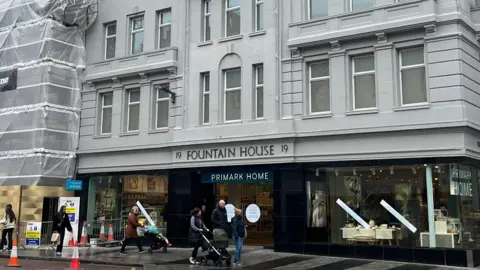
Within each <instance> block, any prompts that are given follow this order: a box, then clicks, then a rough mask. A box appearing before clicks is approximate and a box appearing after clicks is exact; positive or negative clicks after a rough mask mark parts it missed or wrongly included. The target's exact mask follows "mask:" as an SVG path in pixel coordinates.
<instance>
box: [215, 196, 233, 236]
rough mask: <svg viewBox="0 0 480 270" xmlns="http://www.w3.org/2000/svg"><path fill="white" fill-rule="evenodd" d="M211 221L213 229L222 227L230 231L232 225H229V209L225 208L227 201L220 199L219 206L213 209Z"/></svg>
mask: <svg viewBox="0 0 480 270" xmlns="http://www.w3.org/2000/svg"><path fill="white" fill-rule="evenodd" d="M211 221H212V224H213V229H214V230H215V229H222V230H224V231H225V232H229V231H230V230H229V229H230V226H229V225H228V218H227V210H226V209H225V201H224V200H220V201H219V202H218V205H217V208H215V210H213V212H212V217H211Z"/></svg>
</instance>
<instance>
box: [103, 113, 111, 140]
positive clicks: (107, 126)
mask: <svg viewBox="0 0 480 270" xmlns="http://www.w3.org/2000/svg"><path fill="white" fill-rule="evenodd" d="M102 133H103V134H105V133H112V108H105V109H103V110H102Z"/></svg>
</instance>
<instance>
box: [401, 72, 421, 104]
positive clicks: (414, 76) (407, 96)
mask: <svg viewBox="0 0 480 270" xmlns="http://www.w3.org/2000/svg"><path fill="white" fill-rule="evenodd" d="M401 74H402V100H403V104H412V103H420V102H427V89H426V85H425V68H424V67H420V68H414V69H407V70H403V71H402V72H401Z"/></svg>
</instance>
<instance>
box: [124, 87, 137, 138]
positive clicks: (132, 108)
mask: <svg viewBox="0 0 480 270" xmlns="http://www.w3.org/2000/svg"><path fill="white" fill-rule="evenodd" d="M126 120H127V131H137V130H139V128H140V124H139V122H140V90H139V89H135V90H129V91H128V92H127V119H126Z"/></svg>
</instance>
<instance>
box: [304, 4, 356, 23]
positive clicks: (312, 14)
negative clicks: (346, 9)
mask: <svg viewBox="0 0 480 270" xmlns="http://www.w3.org/2000/svg"><path fill="white" fill-rule="evenodd" d="M352 1H354V0H352ZM326 16H328V0H308V18H309V19H316V18H322V17H326Z"/></svg>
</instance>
